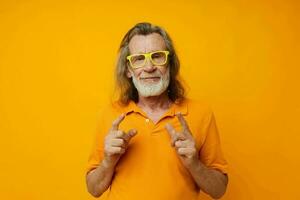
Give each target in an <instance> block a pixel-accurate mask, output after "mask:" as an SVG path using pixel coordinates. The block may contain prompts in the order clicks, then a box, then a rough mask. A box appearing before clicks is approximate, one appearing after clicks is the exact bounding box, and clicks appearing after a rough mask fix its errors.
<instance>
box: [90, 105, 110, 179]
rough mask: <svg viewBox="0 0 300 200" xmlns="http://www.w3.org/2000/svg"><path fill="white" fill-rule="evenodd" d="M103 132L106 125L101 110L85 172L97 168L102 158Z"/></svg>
mask: <svg viewBox="0 0 300 200" xmlns="http://www.w3.org/2000/svg"><path fill="white" fill-rule="evenodd" d="M105 134H106V127H105V122H104V116H103V112H102V111H101V112H100V114H99V117H98V120H97V124H96V130H95V133H94V139H93V143H92V148H91V151H90V154H89V157H88V162H87V166H86V174H87V173H88V172H90V171H91V170H93V169H95V168H97V167H98V166H99V164H100V162H101V160H102V159H103V155H104V138H105Z"/></svg>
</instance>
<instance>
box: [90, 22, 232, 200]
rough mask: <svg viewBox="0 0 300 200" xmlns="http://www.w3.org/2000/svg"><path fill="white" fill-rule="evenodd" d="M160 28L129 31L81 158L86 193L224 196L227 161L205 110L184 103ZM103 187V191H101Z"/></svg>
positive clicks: (116, 197) (128, 197)
mask: <svg viewBox="0 0 300 200" xmlns="http://www.w3.org/2000/svg"><path fill="white" fill-rule="evenodd" d="M179 67H180V64H179V60H178V57H177V55H176V52H175V49H174V47H173V43H172V41H171V39H170V37H169V35H168V34H167V33H166V31H165V30H164V29H162V28H161V27H158V26H154V25H152V24H150V23H139V24H137V25H135V26H134V27H133V28H132V29H130V30H129V31H128V33H127V34H126V35H125V37H124V38H123V40H122V42H121V45H120V49H119V58H118V63H117V67H116V85H117V88H118V89H119V99H118V101H116V102H114V103H112V104H111V105H109V106H107V107H105V108H104V109H103V111H102V113H101V117H100V119H99V129H98V131H97V133H96V138H95V144H94V148H93V150H92V152H91V155H90V157H89V160H88V166H87V171H86V184H87V188H88V191H89V193H91V194H92V195H93V196H94V197H100V196H101V195H102V194H103V193H104V192H105V191H107V192H106V193H105V194H106V195H105V197H106V199H109V200H134V199H143V200H145V199H146V200H148V199H149V200H150V199H151V200H154V199H158V200H166V199H172V200H177V199H178V200H182V199H188V200H192V199H197V198H198V195H199V192H200V190H202V191H204V192H205V193H207V194H209V195H210V196H211V197H213V198H220V197H222V196H223V194H224V193H225V191H226V187H227V183H228V176H227V162H226V160H225V158H224V156H223V154H222V150H221V146H220V137H219V133H218V129H217V126H216V120H215V118H214V114H213V112H212V109H211V107H210V106H209V105H208V104H206V103H205V102H202V101H196V100H191V99H188V98H186V97H185V93H184V88H183V86H182V84H181V82H180V80H179V78H178V73H179ZM108 189H109V190H108Z"/></svg>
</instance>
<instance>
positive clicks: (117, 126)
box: [111, 113, 125, 131]
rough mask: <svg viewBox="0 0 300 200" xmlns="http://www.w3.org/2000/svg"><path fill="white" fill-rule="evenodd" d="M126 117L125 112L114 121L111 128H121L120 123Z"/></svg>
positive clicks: (114, 129)
mask: <svg viewBox="0 0 300 200" xmlns="http://www.w3.org/2000/svg"><path fill="white" fill-rule="evenodd" d="M124 118H125V114H124V113H123V114H121V115H120V116H119V117H118V118H117V119H116V120H115V121H113V123H112V126H111V130H113V131H116V130H118V128H119V125H120V123H121V122H122V121H123V119H124Z"/></svg>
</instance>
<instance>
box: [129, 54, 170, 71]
mask: <svg viewBox="0 0 300 200" xmlns="http://www.w3.org/2000/svg"><path fill="white" fill-rule="evenodd" d="M154 53H164V54H165V55H166V61H165V62H164V63H160V64H157V63H155V62H154V61H153V60H152V54H154ZM169 54H170V52H169V51H166V50H165V51H163V50H161V51H153V52H148V53H138V54H132V55H129V56H127V57H126V59H127V60H128V61H129V63H130V66H131V67H132V68H133V69H137V68H141V67H144V66H145V64H146V60H150V61H151V63H152V64H153V65H159V66H161V65H164V64H166V63H167V61H168V56H169ZM139 55H143V56H145V60H144V62H143V63H142V64H141V65H140V66H139V67H134V66H133V64H132V62H131V58H132V57H133V56H139Z"/></svg>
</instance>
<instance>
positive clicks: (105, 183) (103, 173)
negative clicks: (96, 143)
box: [86, 114, 137, 197]
mask: <svg viewBox="0 0 300 200" xmlns="http://www.w3.org/2000/svg"><path fill="white" fill-rule="evenodd" d="M124 117H125V115H124V114H122V115H120V116H119V117H118V118H117V119H116V120H115V121H114V122H113V123H112V127H111V129H110V131H109V133H108V134H107V135H106V137H105V140H104V156H103V157H104V158H103V160H102V162H101V163H100V164H99V166H98V167H97V168H96V169H94V170H92V171H90V172H89V173H88V174H87V175H86V184H87V188H88V191H89V193H91V194H92V195H93V196H94V197H100V196H101V195H102V194H103V192H105V191H106V190H107V188H108V187H109V186H110V184H111V182H112V177H113V175H114V171H115V167H116V165H117V163H118V160H119V159H120V157H121V156H122V154H124V153H125V152H126V149H127V148H128V144H129V141H130V140H131V138H132V137H134V136H135V135H136V134H137V131H136V130H135V129H130V130H129V131H128V132H127V133H125V132H124V131H121V130H119V124H120V123H121V122H122V121H123V119H124Z"/></svg>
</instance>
